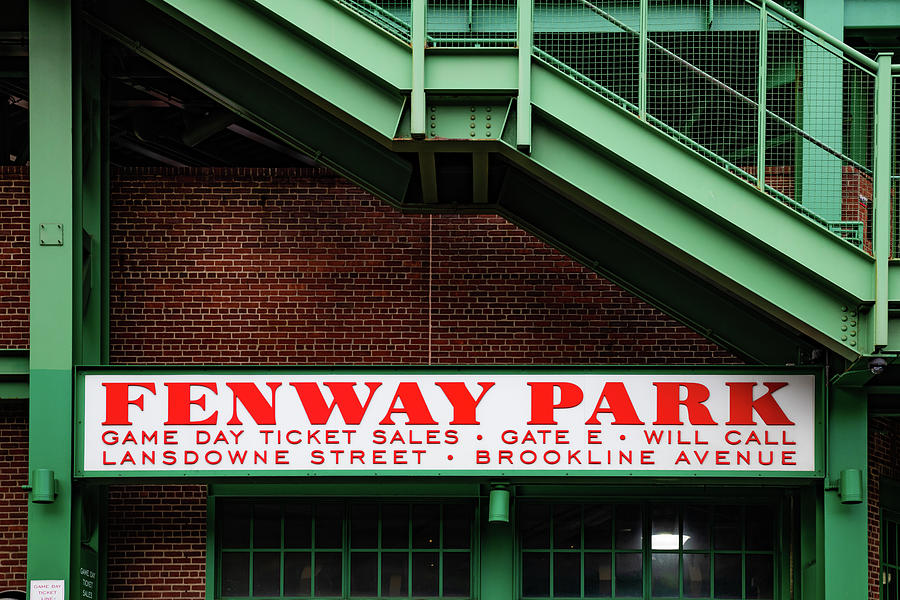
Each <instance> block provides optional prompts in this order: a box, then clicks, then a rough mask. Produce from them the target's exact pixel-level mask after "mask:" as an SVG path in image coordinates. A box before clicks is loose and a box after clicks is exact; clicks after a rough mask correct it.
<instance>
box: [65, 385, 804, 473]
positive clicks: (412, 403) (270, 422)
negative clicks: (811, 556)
mask: <svg viewBox="0 0 900 600" xmlns="http://www.w3.org/2000/svg"><path fill="white" fill-rule="evenodd" d="M83 385H84V388H83V395H84V431H83V437H82V439H83V457H84V460H83V470H84V471H85V472H86V473H91V472H109V471H114V472H120V471H144V472H157V471H159V472H166V471H194V470H216V471H239V472H247V471H255V470H261V471H279V470H281V471H304V472H331V471H338V472H341V471H373V470H374V471H385V472H395V471H396V472H398V473H402V472H404V471H416V472H419V471H440V472H453V471H466V470H488V471H508V470H523V471H530V470H538V469H546V470H560V471H566V472H568V471H584V472H597V473H602V472H607V471H613V472H615V471H626V472H628V471H642V470H646V471H651V470H656V471H658V470H683V471H690V472H695V471H721V470H728V471H747V472H753V471H769V470H771V471H797V472H810V471H813V470H814V469H815V430H816V420H815V419H816V417H815V380H814V377H813V376H812V375H795V374H779V375H772V376H764V375H759V374H753V375H750V374H727V375H719V374H717V375H696V374H691V375H685V374H674V373H673V374H665V373H662V374H636V375H621V374H619V375H602V374H600V375H598V374H581V373H578V374H565V373H559V374H553V373H550V374H548V373H541V374H530V375H529V374H514V375H513V374H494V375H491V374H483V373H480V374H466V373H463V374H441V373H430V374H423V373H408V374H403V373H391V374H372V373H365V374H356V375H352V374H347V373H341V374H321V375H319V374H317V375H308V374H306V375H304V374H282V373H261V374H253V375H243V374H241V375H235V374H190V375H185V374H153V375H140V374H132V375H125V374H121V373H114V374H99V375H85V376H84V383H83ZM586 474H588V473H586Z"/></svg>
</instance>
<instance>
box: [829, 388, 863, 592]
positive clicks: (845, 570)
mask: <svg viewBox="0 0 900 600" xmlns="http://www.w3.org/2000/svg"><path fill="white" fill-rule="evenodd" d="M867 425H868V409H867V401H866V394H865V392H864V391H863V390H861V389H850V388H845V387H840V386H832V388H831V391H830V398H829V411H828V442H827V452H828V467H827V469H828V480H827V481H826V486H825V488H826V490H825V521H824V543H823V545H824V551H825V588H824V592H825V593H824V594H823V595H821V596H820V597H821V598H824V599H825V600H832V599H834V600H837V599H840V600H844V599H845V598H864V597H865V594H866V589H867V587H868V582H869V561H868V551H867V550H868V523H869V522H868V498H867V494H866V483H867V479H868V477H867V465H866V456H867V444H868V436H867ZM842 477H845V478H848V480H849V479H855V480H856V481H855V483H858V484H859V485H861V486H862V496H863V498H862V502H859V503H856V504H844V503H843V502H842V500H843V498H842V497H841V496H840V494H839V488H840V479H841V478H842ZM856 478H858V479H856ZM845 483H846V482H845Z"/></svg>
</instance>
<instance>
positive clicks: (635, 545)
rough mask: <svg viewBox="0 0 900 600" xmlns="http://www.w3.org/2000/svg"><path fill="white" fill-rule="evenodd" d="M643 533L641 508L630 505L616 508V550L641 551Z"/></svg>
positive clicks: (621, 505) (620, 505)
mask: <svg viewBox="0 0 900 600" xmlns="http://www.w3.org/2000/svg"><path fill="white" fill-rule="evenodd" d="M642 533H643V529H642V525H641V507H640V506H634V505H629V504H619V505H618V506H616V548H617V549H619V550H640V549H641V539H642V537H643V535H642Z"/></svg>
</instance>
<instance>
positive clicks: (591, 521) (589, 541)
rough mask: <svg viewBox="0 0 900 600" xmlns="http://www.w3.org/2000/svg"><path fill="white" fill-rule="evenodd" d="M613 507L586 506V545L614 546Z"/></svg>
mask: <svg viewBox="0 0 900 600" xmlns="http://www.w3.org/2000/svg"><path fill="white" fill-rule="evenodd" d="M612 519H613V515H612V507H611V506H603V505H600V506H590V505H589V506H585V507H584V547H585V548H592V549H594V548H596V549H606V548H612Z"/></svg>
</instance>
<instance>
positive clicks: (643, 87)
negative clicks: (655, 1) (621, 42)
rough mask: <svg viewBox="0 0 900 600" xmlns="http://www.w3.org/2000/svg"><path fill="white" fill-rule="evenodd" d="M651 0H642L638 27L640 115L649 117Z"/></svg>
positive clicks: (642, 117)
mask: <svg viewBox="0 0 900 600" xmlns="http://www.w3.org/2000/svg"><path fill="white" fill-rule="evenodd" d="M649 12H650V0H641V22H640V27H639V29H638V115H639V116H640V117H641V119H643V120H646V119H647V22H648V20H649V14H648V13H649Z"/></svg>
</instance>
